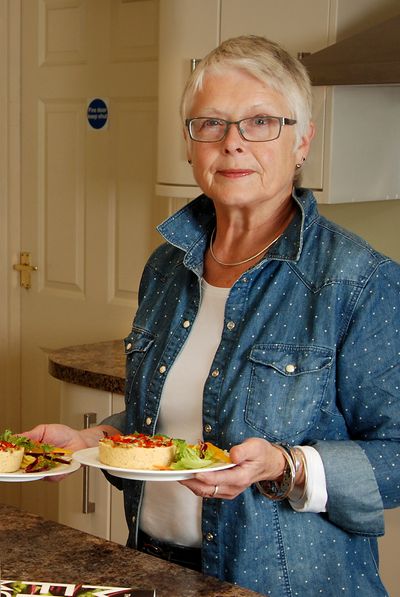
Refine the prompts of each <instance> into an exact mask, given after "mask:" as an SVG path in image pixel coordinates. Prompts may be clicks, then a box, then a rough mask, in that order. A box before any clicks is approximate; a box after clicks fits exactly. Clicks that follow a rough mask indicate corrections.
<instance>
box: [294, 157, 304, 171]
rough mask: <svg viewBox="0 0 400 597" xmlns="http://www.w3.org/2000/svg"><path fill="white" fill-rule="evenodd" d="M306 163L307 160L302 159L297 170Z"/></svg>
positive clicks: (297, 165)
mask: <svg viewBox="0 0 400 597" xmlns="http://www.w3.org/2000/svg"><path fill="white" fill-rule="evenodd" d="M305 161H306V158H301V162H300V163H299V164H296V168H297V169H299V168H301V167H302V165H303V164H304V162H305Z"/></svg>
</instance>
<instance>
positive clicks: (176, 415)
mask: <svg viewBox="0 0 400 597" xmlns="http://www.w3.org/2000/svg"><path fill="white" fill-rule="evenodd" d="M201 290H202V292H201V303H200V308H199V312H198V314H197V317H196V320H195V321H194V322H193V324H192V330H191V333H190V334H189V336H188V339H187V341H186V343H185V344H184V346H183V348H182V350H181V352H180V354H179V355H178V357H177V358H176V359H175V361H174V363H173V365H172V367H171V369H170V370H169V373H168V375H167V378H166V380H165V384H164V388H163V391H162V395H161V405H160V414H159V419H158V425H157V433H163V434H165V435H169V436H170V437H176V438H183V439H186V440H187V441H188V442H190V443H196V442H197V441H199V440H201V439H203V432H202V406H203V389H204V383H205V381H206V379H207V377H208V375H209V371H210V368H211V364H212V362H213V360H214V355H215V352H216V350H217V348H218V346H219V343H220V341H221V335H222V329H223V325H224V313H225V303H226V299H227V298H228V295H229V292H230V288H219V287H216V286H211V285H210V284H208V283H207V282H206V281H205V280H202V284H201ZM302 449H303V450H304V454H305V457H306V459H307V465H308V484H307V492H306V495H305V498H304V500H303V502H302V503H296V504H295V505H293V507H294V508H295V509H296V510H298V511H308V512H321V511H324V510H325V505H326V501H327V495H326V482H325V474H324V468H323V465H322V461H321V458H320V456H319V454H318V452H317V451H316V450H315V449H314V448H311V447H308V446H307V447H306V449H304V448H302ZM201 504H202V498H199V497H197V496H196V495H194V494H193V493H192V492H191V491H190V490H188V489H187V488H186V487H184V486H183V485H181V484H180V483H177V482H176V481H171V482H169V481H168V482H156V481H147V482H146V483H145V489H144V496H143V502H142V507H141V510H140V523H139V526H140V528H141V529H142V530H143V531H144V532H145V533H147V534H148V535H151V536H152V537H155V538H158V539H161V540H163V541H167V542H170V543H175V544H177V545H185V546H190V547H200V546H201V540H202V536H201Z"/></svg>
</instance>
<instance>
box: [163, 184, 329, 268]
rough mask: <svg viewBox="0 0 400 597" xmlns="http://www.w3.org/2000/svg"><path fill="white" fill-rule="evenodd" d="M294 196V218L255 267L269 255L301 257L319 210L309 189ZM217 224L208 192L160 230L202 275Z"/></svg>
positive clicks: (295, 190)
mask: <svg viewBox="0 0 400 597" xmlns="http://www.w3.org/2000/svg"><path fill="white" fill-rule="evenodd" d="M292 197H293V200H294V201H295V203H296V205H297V210H296V214H295V216H294V218H293V219H292V221H291V222H290V224H289V226H288V227H287V229H286V230H285V231H284V233H283V234H282V236H281V237H280V238H279V240H278V241H277V242H276V243H275V244H274V245H273V247H272V248H271V249H270V250H269V251H268V255H267V256H266V257H265V258H264V259H262V260H261V261H260V262H259V263H258V264H257V265H256V266H255V267H257V268H258V267H261V266H262V264H263V263H264V262H265V261H266V259H277V260H281V261H294V262H297V261H298V260H299V259H300V255H301V251H302V247H303V235H304V231H305V230H306V229H307V228H308V227H309V226H310V225H311V224H312V223H313V222H314V221H315V220H316V219H317V218H318V217H319V214H318V209H317V205H316V201H315V199H314V196H313V194H312V192H311V191H309V190H308V189H304V188H296V189H293V192H292ZM214 226H215V208H214V204H213V202H212V200H211V199H209V197H207V196H206V195H200V196H199V197H197V198H196V199H194V200H193V201H191V202H190V203H189V204H188V205H185V206H184V207H183V208H181V209H180V210H179V211H177V212H176V213H175V214H173V215H172V216H171V217H169V218H168V219H167V220H165V221H164V222H162V223H161V224H160V225H159V226H158V227H157V230H158V231H159V232H160V234H161V235H162V236H163V237H164V238H165V240H166V241H167V242H169V243H170V244H172V245H174V246H175V247H177V248H179V249H181V250H182V251H183V252H184V253H185V256H184V258H183V263H184V265H185V266H186V267H187V268H188V269H191V270H192V271H194V272H195V273H197V274H198V275H199V276H201V275H202V270H203V258H204V253H205V251H206V249H207V247H208V244H209V239H210V236H211V233H212V230H213V228H214Z"/></svg>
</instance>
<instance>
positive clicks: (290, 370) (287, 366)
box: [285, 363, 296, 373]
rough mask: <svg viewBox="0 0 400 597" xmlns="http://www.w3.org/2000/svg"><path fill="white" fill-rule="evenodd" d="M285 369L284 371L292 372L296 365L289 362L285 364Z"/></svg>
mask: <svg viewBox="0 0 400 597" xmlns="http://www.w3.org/2000/svg"><path fill="white" fill-rule="evenodd" d="M285 371H286V373H294V372H295V371H296V365H293V364H292V363H289V365H286V367H285Z"/></svg>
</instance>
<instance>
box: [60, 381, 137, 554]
mask: <svg viewBox="0 0 400 597" xmlns="http://www.w3.org/2000/svg"><path fill="white" fill-rule="evenodd" d="M123 409H124V398H123V396H121V395H119V394H112V393H110V392H103V391H100V390H95V389H92V388H86V387H82V386H78V385H73V384H69V383H65V382H63V383H62V384H61V418H60V420H61V421H63V423H65V424H66V425H70V426H71V427H74V428H76V429H81V428H82V427H84V426H85V425H87V424H91V423H92V424H95V423H96V422H97V423H99V422H100V421H102V420H103V419H104V418H105V417H107V416H109V415H110V414H112V413H115V412H120V411H122V410H123ZM59 522H60V523H62V524H65V525H68V526H70V527H73V528H76V529H79V530H81V531H84V532H86V533H90V534H91V535H96V536H98V537H102V538H104V539H109V540H111V541H115V542H116V543H121V544H123V545H125V543H126V540H127V536H128V531H127V526H126V522H125V516H124V508H123V498H122V492H120V491H118V490H117V489H115V488H114V487H112V486H111V485H110V483H109V482H108V481H107V480H106V478H105V477H104V475H103V473H102V472H101V471H100V470H99V469H90V468H89V467H81V469H80V470H79V471H78V472H76V473H74V474H72V475H70V476H69V477H67V478H66V479H64V480H63V481H62V483H61V484H60V492H59Z"/></svg>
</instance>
